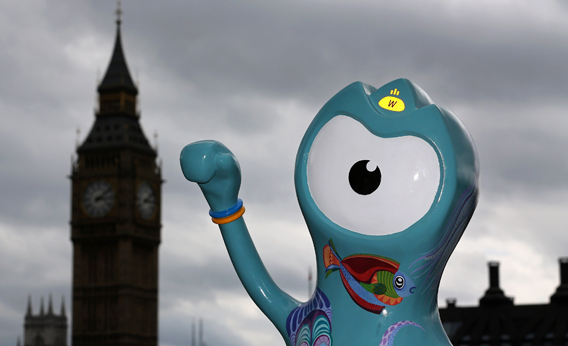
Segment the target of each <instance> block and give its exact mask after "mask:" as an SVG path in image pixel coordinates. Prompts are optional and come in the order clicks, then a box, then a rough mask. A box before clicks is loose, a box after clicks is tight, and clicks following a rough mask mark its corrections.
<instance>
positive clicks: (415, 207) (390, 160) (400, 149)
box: [307, 116, 440, 235]
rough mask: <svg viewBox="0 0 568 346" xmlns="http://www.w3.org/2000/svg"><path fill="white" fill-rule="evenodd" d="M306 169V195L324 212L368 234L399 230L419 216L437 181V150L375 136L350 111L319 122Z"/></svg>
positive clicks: (404, 138)
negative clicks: (320, 123)
mask: <svg viewBox="0 0 568 346" xmlns="http://www.w3.org/2000/svg"><path fill="white" fill-rule="evenodd" d="M307 173H308V187H309V190H310V194H311V195H312V198H313V199H314V202H315V203H316V205H317V206H318V208H319V209H320V210H321V211H322V212H323V213H324V214H325V216H327V217H328V218H329V219H330V220H331V221H333V222H334V223H336V224H338V225H339V226H341V227H344V228H346V229H348V230H350V231H354V232H358V233H364V234H370V235H384V234H392V233H397V232H400V231H403V230H405V229H406V228H408V227H410V226H411V225H412V224H414V223H415V222H416V221H418V220H420V219H421V218H422V217H423V216H424V215H425V214H426V213H427V212H428V210H429V209H430V207H431V205H432V203H433V202H434V198H435V197H436V193H437V191H438V186H439V184H440V163H439V162H438V155H437V154H436V152H435V151H434V148H433V147H432V146H431V145H430V144H429V143H428V142H426V141H425V140H424V139H422V138H419V137H416V136H401V137H393V138H382V137H378V136H375V135H374V134H372V133H371V132H369V130H367V129H366V128H365V127H364V126H363V125H362V124H361V123H360V122H358V121H357V120H355V119H353V118H351V117H348V116H336V117H334V118H333V119H331V120H330V121H329V122H328V123H327V124H325V125H324V126H323V127H322V129H321V130H320V132H319V133H318V134H317V136H316V138H315V139H314V142H313V143H312V147H311V148H310V151H309V157H308V167H307Z"/></svg>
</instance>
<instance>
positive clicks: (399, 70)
mask: <svg viewBox="0 0 568 346" xmlns="http://www.w3.org/2000/svg"><path fill="white" fill-rule="evenodd" d="M122 8H123V13H124V15H123V25H122V35H123V36H122V37H123V45H124V50H125V54H126V58H127V61H128V65H129V68H130V71H131V73H132V75H133V78H134V79H135V80H137V81H138V82H139V90H140V94H139V100H140V106H141V110H142V117H141V124H142V127H143V129H144V131H145V133H146V136H147V137H148V138H149V139H151V141H152V143H154V133H155V132H157V133H158V140H157V143H158V146H159V154H160V157H161V159H162V160H163V177H164V179H166V184H165V185H164V186H163V207H162V210H163V215H162V222H163V229H162V239H163V241H162V244H161V246H160V250H159V251H160V291H159V311H160V312H159V314H160V316H159V319H160V322H159V323H160V329H159V333H160V344H161V345H163V346H181V345H188V344H189V343H190V338H191V335H190V330H191V327H190V326H191V323H192V321H193V320H194V319H199V318H203V320H204V323H205V341H206V342H207V343H208V345H210V346H228V345H234V346H245V345H247V346H248V345H251V346H260V345H266V344H271V345H284V342H283V341H282V339H281V337H280V335H279V334H278V332H277V331H276V329H275V328H274V327H273V326H272V325H271V323H270V322H269V321H268V320H267V319H266V318H265V317H264V315H262V313H261V312H260V311H259V310H258V309H257V308H256V307H255V306H254V304H253V303H252V301H251V300H250V299H249V297H248V296H247V295H246V293H245V291H244V289H243V288H242V286H241V284H240V282H239V281H238V279H237V277H236V274H235V273H234V270H233V268H232V265H231V264H230V261H229V258H228V256H227V253H226V250H225V247H224V244H223V242H222V239H221V236H220V234H219V231H218V228H217V227H216V226H215V225H214V224H213V223H211V220H210V217H209V216H208V214H207V212H208V209H209V208H208V206H207V204H206V202H205V199H204V198H203V196H202V195H201V192H200V191H199V189H198V188H197V186H195V185H193V184H190V183H188V182H187V181H185V180H184V178H183V176H182V174H181V170H180V168H179V161H178V160H179V153H180V151H181V149H182V148H183V147H184V146H185V145H186V144H188V143H190V142H193V141H197V140H202V139H216V140H219V141H221V142H223V143H224V144H225V145H227V146H228V147H229V148H231V150H232V151H233V152H234V153H235V155H236V156H237V157H238V159H239V161H240V164H241V169H242V174H243V183H242V188H241V193H240V197H241V198H242V199H243V200H244V201H245V205H246V208H247V212H246V220H247V224H248V226H249V229H250V231H251V234H252V237H253V239H254V241H255V243H256V244H257V247H258V250H259V252H260V254H261V256H262V258H263V260H264V261H265V264H266V266H267V267H268V269H269V271H270V272H271V274H272V275H273V277H274V279H275V281H276V282H277V283H278V284H279V285H281V287H282V288H283V289H285V290H286V291H287V292H289V293H290V294H292V295H293V296H295V297H296V298H298V299H300V300H306V299H307V297H308V287H307V286H308V285H307V272H308V267H309V266H311V267H312V268H314V267H315V256H314V253H313V249H312V245H311V240H310V238H309V236H308V231H307V229H306V227H305V224H304V221H303V218H302V216H301V213H300V210H299V207H298V205H297V201H296V199H295V193H294V185H293V171H294V159H295V155H296V150H297V148H298V145H299V143H300V140H301V138H302V136H303V134H304V131H305V129H306V128H307V126H308V125H309V123H310V122H311V120H312V118H313V116H314V115H315V114H316V113H317V111H318V110H319V108H320V107H321V106H322V105H323V104H324V103H325V102H326V101H327V100H328V99H329V98H331V97H332V96H333V95H334V94H335V93H336V92H338V91H339V90H341V89H342V88H343V87H345V86H346V85H348V84H350V83H352V82H354V81H363V82H365V83H368V84H371V85H373V86H375V87H380V86H382V85H383V84H385V83H387V82H389V81H391V80H393V79H396V78H399V77H406V78H409V79H410V80H412V81H413V82H415V83H416V84H418V85H419V86H421V87H422V88H423V89H424V90H425V91H426V92H427V93H428V94H429V95H430V97H431V98H432V99H433V100H434V102H435V103H436V104H437V105H439V106H442V107H445V108H447V109H450V110H451V111H452V112H454V113H455V114H456V115H457V116H458V117H459V118H460V119H461V120H462V121H463V123H464V124H465V125H466V127H467V128H468V129H469V131H470V132H471V134H472V136H473V138H474V141H475V143H476V145H477V148H478V152H479V157H480V162H481V186H480V193H481V195H480V201H479V205H478V208H477V211H476V213H475V214H474V217H473V219H472V221H471V223H470V225H469V227H468V228H467V230H466V232H465V234H464V236H463V238H462V240H461V242H460V243H459V244H458V246H457V248H456V250H455V253H454V255H453V256H452V257H451V258H450V261H449V263H448V266H447V268H446V271H445V273H444V276H443V278H442V283H441V288H440V294H439V298H440V299H439V301H440V304H441V305H442V306H444V305H445V299H446V298H448V297H455V298H457V299H458V302H457V303H458V305H462V306H464V305H474V304H477V301H478V299H479V298H480V297H481V296H482V295H483V293H484V290H485V289H486V288H487V285H488V284H487V281H488V280H487V264H486V263H487V261H489V260H497V261H500V262H501V287H502V288H503V289H504V290H505V293H506V294H507V295H508V296H513V297H514V298H515V302H517V303H521V304H528V303H544V302H547V301H548V299H549V296H550V295H551V294H552V293H553V292H554V290H555V289H556V287H557V286H558V281H559V278H558V262H557V260H558V257H561V256H568V234H567V226H566V225H567V224H568V213H567V212H566V210H568V179H567V178H568V153H567V152H566V151H567V149H568V136H566V133H567V132H568V131H567V130H568V116H567V111H566V110H567V108H568V97H566V96H567V94H568V66H567V62H568V44H567V43H568V7H567V6H566V5H565V4H564V3H563V2H561V1H551V0H540V1H538V2H536V1H525V0H461V1H460V0H430V1H410V0H399V1H382V0H373V1H368V0H351V1H338V0H325V1H324V0H302V1H297V0H286V1H280V0H275V1H266V0H248V1H244V0H243V1H229V0H209V1H202V0H190V1H178V0H164V1H159V2H158V1H152V2H150V1H144V2H143V1H134V0H123V1H122ZM115 9H116V2H115V1H111V0H107V1H100V0H98V1H95V0H73V1H55V0H51V1H47V0H24V1H11V0H0V47H1V48H0V49H1V53H0V186H1V190H0V345H2V346H4V345H15V343H16V339H17V337H18V336H20V337H21V335H22V331H23V328H22V325H23V316H24V313H25V309H26V301H27V296H28V294H31V296H32V301H33V305H34V312H36V313H37V311H38V309H39V301H40V297H41V296H43V297H44V298H45V299H47V297H48V295H49V294H50V293H51V294H53V297H54V303H55V305H56V306H57V307H58V306H59V304H60V302H61V296H65V301H66V304H67V313H68V315H69V314H70V309H69V308H70V299H71V269H72V262H71V254H72V245H71V242H70V240H69V232H70V230H69V220H70V204H69V203H70V202H69V201H70V181H69V179H67V176H68V174H69V173H70V168H71V164H70V163H71V156H72V155H73V154H74V151H75V145H76V141H77V134H76V130H77V129H78V128H79V129H80V135H79V139H80V140H84V138H85V136H86V134H87V133H88V131H89V130H90V126H91V125H92V123H93V121H94V113H93V108H94V105H95V96H96V94H95V90H96V85H97V79H98V78H100V77H101V76H102V74H103V73H104V72H105V70H106V67H107V64H108V62H109V59H110V55H111V52H112V47H113V43H114V37H115V30H116V28H115V23H114V21H115V15H114V11H115Z"/></svg>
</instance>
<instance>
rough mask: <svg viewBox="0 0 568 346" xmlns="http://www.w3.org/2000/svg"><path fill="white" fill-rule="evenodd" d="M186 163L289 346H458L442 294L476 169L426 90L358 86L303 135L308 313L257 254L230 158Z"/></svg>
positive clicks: (190, 155)
mask: <svg viewBox="0 0 568 346" xmlns="http://www.w3.org/2000/svg"><path fill="white" fill-rule="evenodd" d="M180 161H181V168H182V171H183V174H184V175H185V177H186V178H187V179H188V180H190V181H192V182H196V183H198V184H199V187H200V188H201V190H202V191H203V194H204V195H205V199H206V200H207V202H208V203H209V206H210V211H209V214H210V215H211V217H212V220H213V222H215V223H217V224H219V227H220V229H221V234H222V236H223V240H224V241H225V245H226V247H227V250H228V252H229V255H230V258H231V261H232V263H233V265H234V267H235V270H236V271H237V274H238V276H239V278H240V280H241V281H242V283H243V285H244V287H245V288H246V290H247V292H248V293H249V295H250V296H251V298H252V299H253V300H254V302H255V303H256V304H257V305H258V307H259V308H260V309H261V310H262V311H263V312H264V313H265V314H266V316H267V317H268V318H269V319H270V320H271V321H272V322H273V323H274V325H275V326H276V328H278V330H279V331H280V333H281V334H282V336H283V338H284V340H285V342H286V345H288V346H331V345H333V346H387V345H388V346H392V345H394V346H418V345H431V346H432V345H450V342H449V340H448V338H447V336H446V334H445V332H444V330H443V328H442V324H441V323H440V318H439V315H438V309H437V308H438V307H437V295H438V287H439V284H440V279H441V276H442V271H443V270H444V267H445V265H446V263H447V261H448V258H449V257H450V255H451V253H452V251H453V250H454V248H455V247H456V245H457V243H458V241H459V239H460V238H461V236H462V234H463V232H464V230H465V228H466V226H467V224H468V222H469V220H470V219H471V217H472V214H473V211H474V209H475V206H476V205H477V198H478V160H477V156H476V150H475V147H474V144H473V141H472V139H471V137H470V135H469V133H468V132H467V130H466V129H465V127H464V126H463V125H462V123H461V122H460V121H459V120H458V119H457V118H456V116H455V115H453V114H452V113H451V112H449V111H448V110H446V109H443V108H441V107H438V106H436V105H435V104H433V102H432V100H431V99H430V97H429V96H428V95H427V94H426V93H425V92H424V91H423V90H422V89H420V88H419V87H418V86H417V85H415V84H414V83H412V82H411V81H409V80H407V79H397V80H395V81H392V82H390V83H388V84H386V85H384V86H383V87H381V88H379V89H375V88H374V87H372V86H370V85H367V84H364V83H360V82H355V83H353V84H351V85H349V86H347V87H346V88H344V89H343V90H341V91H340V92H339V93H337V94H336V95H335V96H334V97H333V98H331V99H330V100H329V101H328V102H327V103H326V104H325V105H324V106H323V108H322V109H321V110H320V111H319V113H318V114H317V115H316V117H315V118H314V120H313V121H312V123H311V124H310V126H309V128H308V130H307V131H306V134H305V135H304V137H303V139H302V142H301V144H300V148H299V149H298V155H297V158H296V166H295V185H296V194H297V198H298V202H299V203H300V207H301V210H302V213H303V216H304V218H305V221H306V223H307V226H308V229H309V232H310V234H311V237H312V240H313V245H314V249H315V253H316V259H317V285H316V289H315V291H314V294H313V296H312V298H311V299H310V300H309V301H308V302H305V303H302V302H299V301H297V300H295V299H294V298H292V297H290V296H289V295H288V294H286V293H285V292H283V291H282V290H281V289H280V288H279V287H278V286H277V285H276V284H275V283H274V281H273V280H272V278H271V277H270V275H269V274H268V272H267V270H266V268H265V267H264V265H263V263H262V261H261V259H260V257H259V255H258V252H257V251H256V249H255V247H254V244H253V242H252V240H251V238H250V235H249V233H248V230H247V226H246V224H245V221H244V219H243V213H244V211H245V208H244V205H243V201H242V200H241V199H239V198H238V192H239V188H240V184H241V175H240V174H241V173H240V167H239V163H238V161H237V159H236V158H235V156H234V155H233V154H232V153H231V151H230V150H229V149H227V147H225V146H224V145H223V144H221V143H219V142H216V141H200V142H196V143H192V144H190V145H188V146H186V147H185V148H184V149H183V150H182V152H181V157H180Z"/></svg>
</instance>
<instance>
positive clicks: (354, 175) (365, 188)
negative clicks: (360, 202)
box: [349, 160, 381, 195]
mask: <svg viewBox="0 0 568 346" xmlns="http://www.w3.org/2000/svg"><path fill="white" fill-rule="evenodd" d="M369 166H370V167H373V166H374V168H371V169H369ZM349 185H351V188H352V189H353V191H355V192H357V193H358V194H360V195H368V194H371V193H373V192H375V190H376V189H377V188H378V187H379V185H381V170H380V169H379V167H378V166H377V165H375V164H373V163H372V162H371V161H369V160H361V161H357V162H356V163H355V164H354V165H353V166H352V167H351V169H350V170H349Z"/></svg>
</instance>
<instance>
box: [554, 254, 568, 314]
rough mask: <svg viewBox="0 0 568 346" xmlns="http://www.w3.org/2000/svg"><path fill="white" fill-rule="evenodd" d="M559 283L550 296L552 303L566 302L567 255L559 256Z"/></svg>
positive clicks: (567, 280)
mask: <svg viewBox="0 0 568 346" xmlns="http://www.w3.org/2000/svg"><path fill="white" fill-rule="evenodd" d="M558 263H559V264H560V285H559V286H558V288H556V292H555V293H554V294H553V295H552V296H551V297H550V303H552V304H566V303H568V257H560V258H559V259H558Z"/></svg>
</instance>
